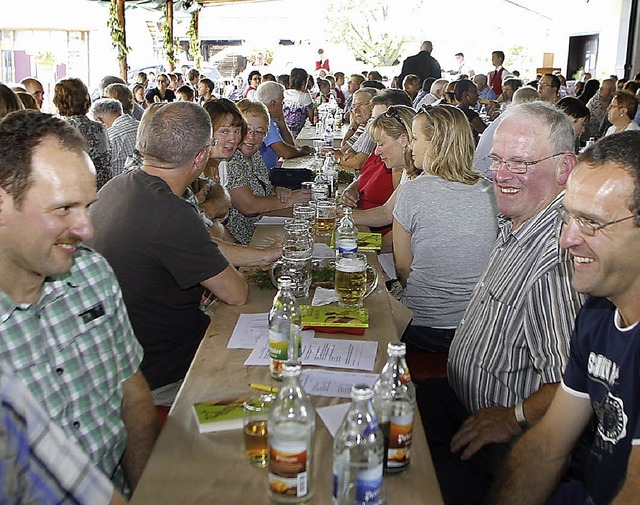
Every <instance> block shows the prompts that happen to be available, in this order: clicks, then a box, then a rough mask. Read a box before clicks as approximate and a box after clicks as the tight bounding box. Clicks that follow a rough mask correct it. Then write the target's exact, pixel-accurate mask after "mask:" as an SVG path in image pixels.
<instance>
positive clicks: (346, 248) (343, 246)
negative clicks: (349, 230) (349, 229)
mask: <svg viewBox="0 0 640 505" xmlns="http://www.w3.org/2000/svg"><path fill="white" fill-rule="evenodd" d="M357 251H358V242H357V241H355V240H340V242H339V243H338V252H341V253H345V252H357Z"/></svg>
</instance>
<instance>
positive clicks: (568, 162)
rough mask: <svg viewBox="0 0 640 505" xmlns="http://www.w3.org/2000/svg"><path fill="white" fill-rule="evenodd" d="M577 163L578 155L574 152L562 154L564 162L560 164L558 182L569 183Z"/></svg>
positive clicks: (560, 183)
mask: <svg viewBox="0 0 640 505" xmlns="http://www.w3.org/2000/svg"><path fill="white" fill-rule="evenodd" d="M576 163H577V159H576V155H575V154H573V153H566V154H564V155H563V156H562V162H561V163H560V164H559V166H558V174H557V176H558V184H559V185H560V186H564V185H565V184H567V180H568V179H569V176H570V175H571V171H572V170H573V169H574V168H575V166H576Z"/></svg>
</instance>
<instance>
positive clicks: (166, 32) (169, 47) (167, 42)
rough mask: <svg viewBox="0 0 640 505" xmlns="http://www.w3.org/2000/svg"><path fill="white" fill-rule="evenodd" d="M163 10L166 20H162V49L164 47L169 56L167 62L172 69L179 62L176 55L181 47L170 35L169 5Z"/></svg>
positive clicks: (166, 54)
mask: <svg viewBox="0 0 640 505" xmlns="http://www.w3.org/2000/svg"><path fill="white" fill-rule="evenodd" d="M162 12H163V13H164V21H163V22H162V49H164V54H165V56H166V57H167V62H168V63H169V67H170V68H172V69H175V68H176V63H177V62H178V58H177V56H176V54H177V50H179V48H178V47H177V46H176V45H175V44H174V42H173V39H172V38H171V37H170V32H171V30H170V27H169V23H168V21H167V6H166V4H165V6H164V7H163V8H162Z"/></svg>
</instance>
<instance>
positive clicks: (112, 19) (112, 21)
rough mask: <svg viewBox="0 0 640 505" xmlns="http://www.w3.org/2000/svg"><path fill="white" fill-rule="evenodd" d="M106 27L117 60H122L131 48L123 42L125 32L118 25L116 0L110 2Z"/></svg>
mask: <svg viewBox="0 0 640 505" xmlns="http://www.w3.org/2000/svg"><path fill="white" fill-rule="evenodd" d="M107 26H108V27H109V28H110V29H111V44H112V45H113V47H114V48H115V49H117V50H118V59H119V60H124V59H125V58H126V57H127V54H128V53H129V51H131V48H130V47H128V46H127V44H126V42H125V31H124V28H122V27H121V26H120V25H119V23H118V11H117V8H116V0H111V3H110V4H109V20H108V21H107Z"/></svg>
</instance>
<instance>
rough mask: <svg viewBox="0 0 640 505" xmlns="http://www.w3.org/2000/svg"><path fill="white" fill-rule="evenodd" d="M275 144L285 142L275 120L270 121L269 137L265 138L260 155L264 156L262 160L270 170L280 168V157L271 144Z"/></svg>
mask: <svg viewBox="0 0 640 505" xmlns="http://www.w3.org/2000/svg"><path fill="white" fill-rule="evenodd" d="M275 142H283V140H282V135H280V130H279V129H278V125H277V124H276V122H275V121H274V120H273V119H271V120H270V121H269V131H268V132H267V136H266V137H265V138H264V141H263V142H262V145H261V146H260V154H262V159H263V160H264V164H265V165H266V166H267V169H268V170H271V169H272V168H274V167H277V166H278V155H277V154H276V152H275V151H274V150H273V148H272V147H271V144H273V143H275Z"/></svg>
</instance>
